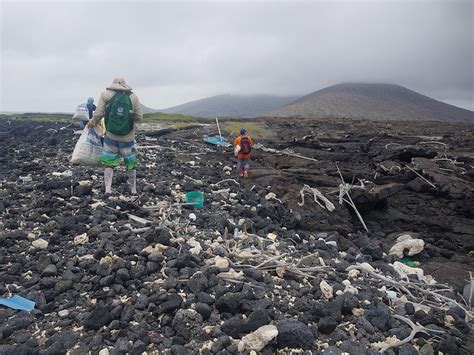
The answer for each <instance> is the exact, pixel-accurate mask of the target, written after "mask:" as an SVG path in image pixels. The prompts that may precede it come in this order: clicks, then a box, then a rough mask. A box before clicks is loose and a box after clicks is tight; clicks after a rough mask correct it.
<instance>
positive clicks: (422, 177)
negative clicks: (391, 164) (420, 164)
mask: <svg viewBox="0 0 474 355" xmlns="http://www.w3.org/2000/svg"><path fill="white" fill-rule="evenodd" d="M405 167H406V168H407V169H408V170H410V171H412V172H414V173H415V174H416V175H418V176H419V177H420V178H421V179H423V180H424V181H426V182H427V183H428V184H430V185H431V186H433V187H434V188H435V189H436V190H437V189H438V188H437V187H436V185H435V184H433V183H432V182H431V181H429V180H428V179H427V178H425V177H424V176H423V175H421V174H420V173H418V172H417V171H416V170H415V169H413V168H410V167H409V166H408V165H405Z"/></svg>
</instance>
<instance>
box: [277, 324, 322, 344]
mask: <svg viewBox="0 0 474 355" xmlns="http://www.w3.org/2000/svg"><path fill="white" fill-rule="evenodd" d="M277 328H278V337H277V341H278V347H279V348H286V347H288V348H302V349H312V348H313V343H314V341H315V339H316V337H315V335H314V333H313V331H312V330H311V329H310V328H309V327H308V326H307V325H306V324H303V323H301V322H298V321H295V320H283V321H280V322H279V323H278V324H277Z"/></svg>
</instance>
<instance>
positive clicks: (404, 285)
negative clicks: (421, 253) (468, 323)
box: [346, 263, 474, 319]
mask: <svg viewBox="0 0 474 355" xmlns="http://www.w3.org/2000/svg"><path fill="white" fill-rule="evenodd" d="M351 270H359V271H361V272H365V273H367V274H369V275H370V276H372V277H374V278H376V279H379V280H381V281H384V282H385V283H387V284H389V285H392V286H394V287H397V288H399V289H401V290H402V291H404V292H405V293H406V294H407V295H409V296H410V297H411V298H412V299H416V297H415V296H414V295H413V293H412V292H411V291H410V290H408V288H411V289H413V290H415V291H417V292H419V293H421V294H424V295H427V296H432V297H433V298H434V299H435V301H436V300H438V301H439V300H441V301H444V302H447V303H451V304H454V305H456V306H458V307H459V308H461V309H462V310H464V312H466V315H467V316H468V317H469V318H471V319H474V313H473V312H471V311H470V310H469V309H468V308H466V307H464V306H463V305H462V304H460V303H459V302H457V301H456V300H454V299H452V298H450V297H447V296H444V295H441V294H440V293H439V292H442V291H443V290H437V291H432V290H428V289H427V288H426V287H427V286H431V285H428V284H421V286H420V284H418V283H414V282H408V281H397V280H393V279H389V278H388V277H386V276H383V275H380V274H378V273H376V272H375V271H374V270H373V268H372V267H371V266H370V265H368V264H367V265H366V263H363V264H356V265H351V266H349V267H348V268H347V269H346V271H351ZM448 291H451V289H449V288H448ZM423 301H424V302H426V297H423Z"/></svg>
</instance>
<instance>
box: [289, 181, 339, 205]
mask: <svg viewBox="0 0 474 355" xmlns="http://www.w3.org/2000/svg"><path fill="white" fill-rule="evenodd" d="M305 192H309V193H312V194H313V196H314V202H316V203H317V204H318V205H319V206H321V207H322V208H326V209H327V210H328V211H329V212H332V211H334V209H335V208H336V207H334V204H333V203H332V202H331V201H329V200H328V199H327V198H326V196H324V195H323V194H322V193H321V192H320V191H319V190H318V189H317V188H314V187H309V186H308V185H306V184H305V185H304V186H303V188H302V189H301V190H300V195H301V203H298V205H299V206H304V193H305ZM318 198H319V199H321V200H322V201H323V202H324V204H325V206H323V205H322V204H321V203H320V202H319V201H318Z"/></svg>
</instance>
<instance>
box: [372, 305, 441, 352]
mask: <svg viewBox="0 0 474 355" xmlns="http://www.w3.org/2000/svg"><path fill="white" fill-rule="evenodd" d="M392 317H393V318H395V319H398V320H401V321H403V322H405V323H406V324H408V325H409V326H410V328H411V329H412V330H411V333H410V335H409V336H407V337H406V338H405V339H402V340H400V341H399V342H396V343H394V344H389V345H387V346H385V347H383V348H382V350H380V353H381V354H383V353H384V352H386V351H387V350H388V349H391V348H398V347H399V346H402V345H404V344H406V343H408V342H410V341H411V340H412V339H413V338H414V337H415V335H416V334H417V333H425V334H427V333H428V332H433V333H444V331H443V330H435V329H429V328H425V327H423V326H422V325H416V324H415V323H413V322H412V321H411V320H410V319H408V318H405V317H402V316H399V315H398V314H395V315H392Z"/></svg>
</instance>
